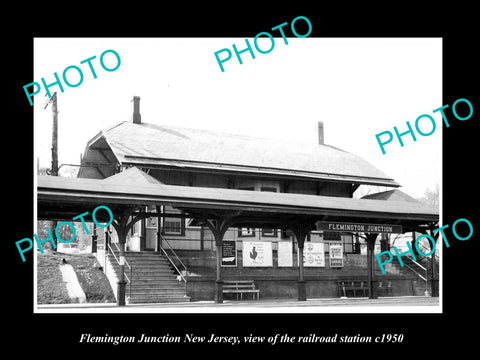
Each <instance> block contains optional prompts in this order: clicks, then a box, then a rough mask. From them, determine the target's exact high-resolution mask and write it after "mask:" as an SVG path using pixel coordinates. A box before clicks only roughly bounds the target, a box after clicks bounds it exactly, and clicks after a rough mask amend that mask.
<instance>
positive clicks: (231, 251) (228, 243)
mask: <svg viewBox="0 0 480 360" xmlns="http://www.w3.org/2000/svg"><path fill="white" fill-rule="evenodd" d="M236 266H237V242H236V241H235V240H223V242H222V267H236Z"/></svg>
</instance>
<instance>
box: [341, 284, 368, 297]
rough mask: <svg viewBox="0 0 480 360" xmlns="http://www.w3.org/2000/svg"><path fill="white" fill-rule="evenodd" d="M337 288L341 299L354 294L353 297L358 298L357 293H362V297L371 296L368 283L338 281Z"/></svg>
mask: <svg viewBox="0 0 480 360" xmlns="http://www.w3.org/2000/svg"><path fill="white" fill-rule="evenodd" d="M337 286H338V292H339V294H340V297H342V296H343V297H348V295H350V294H353V297H356V296H357V293H360V294H361V295H362V296H368V294H369V291H368V282H367V281H358V280H348V281H337ZM347 294H348V295H347Z"/></svg>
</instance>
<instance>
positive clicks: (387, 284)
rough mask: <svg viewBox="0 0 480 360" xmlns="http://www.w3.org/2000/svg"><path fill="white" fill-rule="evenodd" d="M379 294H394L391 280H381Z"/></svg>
mask: <svg viewBox="0 0 480 360" xmlns="http://www.w3.org/2000/svg"><path fill="white" fill-rule="evenodd" d="M377 289H378V295H379V296H389V295H390V296H392V292H393V290H392V282H391V281H384V282H382V281H379V282H378V288H377Z"/></svg>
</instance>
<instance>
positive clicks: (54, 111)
mask: <svg viewBox="0 0 480 360" xmlns="http://www.w3.org/2000/svg"><path fill="white" fill-rule="evenodd" d="M50 103H52V115H53V124H52V168H51V169H50V175H52V176H58V111H57V92H56V91H55V92H54V93H53V95H52V97H51V98H50V99H49V100H48V101H47V103H46V104H45V106H44V107H43V109H46V108H47V106H48V104H50Z"/></svg>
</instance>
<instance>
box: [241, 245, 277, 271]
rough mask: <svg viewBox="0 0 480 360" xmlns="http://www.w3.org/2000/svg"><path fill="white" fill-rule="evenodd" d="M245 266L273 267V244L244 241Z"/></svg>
mask: <svg viewBox="0 0 480 360" xmlns="http://www.w3.org/2000/svg"><path fill="white" fill-rule="evenodd" d="M242 255H243V262H242V264H243V266H244V267H249V266H250V267H251V266H273V262H272V243H271V242H269V241H265V242H260V241H244V242H243V250H242Z"/></svg>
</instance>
